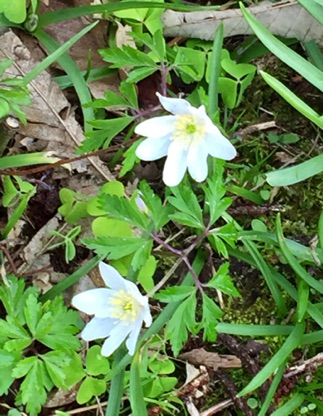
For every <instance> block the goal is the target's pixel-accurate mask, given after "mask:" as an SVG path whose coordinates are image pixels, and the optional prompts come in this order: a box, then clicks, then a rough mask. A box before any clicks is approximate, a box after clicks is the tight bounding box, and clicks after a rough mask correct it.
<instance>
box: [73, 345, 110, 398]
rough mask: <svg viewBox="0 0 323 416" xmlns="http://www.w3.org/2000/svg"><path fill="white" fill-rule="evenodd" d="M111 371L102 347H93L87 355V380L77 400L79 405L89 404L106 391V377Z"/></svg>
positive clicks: (83, 383) (81, 387)
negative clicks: (102, 353) (103, 355)
mask: <svg viewBox="0 0 323 416" xmlns="http://www.w3.org/2000/svg"><path fill="white" fill-rule="evenodd" d="M109 370H110V364H109V361H108V360H107V359H106V358H104V357H102V355H101V347H100V346H99V345H93V346H92V347H91V348H90V349H89V350H88V351H87V354H86V361H85V374H86V375H85V378H84V380H83V381H82V384H81V385H80V388H79V389H78V392H77V396H76V400H77V402H78V403H79V404H84V403H87V402H89V401H90V400H91V399H92V397H96V396H100V395H101V394H102V393H104V392H105V390H106V382H105V381H104V378H103V376H105V375H106V374H107V373H108V372H109Z"/></svg>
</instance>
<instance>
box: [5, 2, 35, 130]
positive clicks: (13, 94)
mask: <svg viewBox="0 0 323 416" xmlns="http://www.w3.org/2000/svg"><path fill="white" fill-rule="evenodd" d="M16 1H17V0H16ZM18 1H20V0H18ZM5 3H7V2H6V1H5ZM23 3H24V1H23ZM12 9H13V6H12V3H10V10H12ZM18 11H19V8H18V10H17V12H18ZM24 11H25V10H24ZM0 12H1V2H0ZM7 17H8V16H7ZM8 19H9V20H11V19H10V18H9V17H8ZM11 65H12V61H11V60H10V59H6V60H4V61H2V62H1V63H0V78H1V82H0V85H1V86H2V87H3V88H0V118H3V117H5V116H7V115H8V114H10V113H11V112H12V113H13V114H14V115H15V116H16V117H18V118H19V120H20V121H21V122H22V123H24V124H26V116H25V112H24V111H23V110H22V108H21V106H23V105H28V104H30V103H31V98H30V94H29V91H28V88H27V87H26V86H24V85H23V83H22V81H21V80H19V79H15V78H3V76H4V72H5V71H6V70H7V69H8V68H10V67H11Z"/></svg>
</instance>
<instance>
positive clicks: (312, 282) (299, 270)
mask: <svg viewBox="0 0 323 416" xmlns="http://www.w3.org/2000/svg"><path fill="white" fill-rule="evenodd" d="M276 234H277V238H278V243H279V246H280V249H281V251H282V253H283V254H284V256H285V258H286V260H287V261H288V264H289V265H290V267H291V268H292V269H293V270H294V272H295V273H296V274H297V275H298V276H299V277H300V278H301V279H303V280H304V281H305V282H306V283H307V284H308V285H309V286H310V287H312V288H313V289H315V290H316V291H318V292H319V293H321V294H323V285H322V282H320V281H318V280H316V279H314V277H312V276H311V275H310V274H309V273H307V271H306V270H305V269H303V267H302V266H301V265H300V264H299V262H298V261H297V260H296V259H295V257H294V256H293V255H292V253H291V252H290V250H289V249H288V247H287V244H286V243H285V238H284V235H283V230H282V226H281V220H280V214H279V213H278V215H277V217H276Z"/></svg>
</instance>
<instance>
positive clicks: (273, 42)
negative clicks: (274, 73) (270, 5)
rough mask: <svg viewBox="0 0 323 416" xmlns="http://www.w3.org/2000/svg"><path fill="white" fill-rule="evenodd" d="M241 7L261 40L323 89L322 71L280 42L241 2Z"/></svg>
mask: <svg viewBox="0 0 323 416" xmlns="http://www.w3.org/2000/svg"><path fill="white" fill-rule="evenodd" d="M240 9H241V11H242V14H243V16H244V18H245V19H246V21H247V22H248V24H249V26H250V27H251V29H252V30H253V31H254V32H255V34H256V36H257V37H258V38H259V39H260V40H261V42H262V43H263V44H264V45H265V46H266V47H267V48H268V49H269V50H270V51H271V52H272V53H273V54H274V55H276V56H277V57H278V58H279V59H280V60H281V61H283V62H284V63H285V64H286V65H288V66H289V67H291V68H292V69H293V70H294V71H296V72H298V73H299V74H301V75H302V76H303V77H304V78H305V79H307V81H308V82H310V83H311V84H313V85H314V86H315V87H316V88H318V89H319V90H320V91H323V80H322V72H321V71H320V70H319V69H318V68H316V67H315V66H314V65H312V64H311V63H310V62H308V61H307V60H306V59H304V58H303V57H302V56H300V55H299V54H298V53H296V52H294V51H293V50H292V49H290V48H289V47H288V46H286V45H284V44H283V43H282V42H280V41H279V40H278V39H277V38H276V37H275V36H273V35H272V34H271V33H270V32H269V30H267V29H266V28H265V27H264V26H263V25H262V24H261V23H259V22H258V21H257V19H255V18H254V17H253V16H252V15H251V14H250V13H249V11H248V10H247V9H246V8H245V7H244V6H243V4H242V3H241V2H240Z"/></svg>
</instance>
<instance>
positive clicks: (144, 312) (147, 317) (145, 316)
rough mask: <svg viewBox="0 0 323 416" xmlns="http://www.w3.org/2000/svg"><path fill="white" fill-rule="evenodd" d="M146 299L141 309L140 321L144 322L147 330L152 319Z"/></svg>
mask: <svg viewBox="0 0 323 416" xmlns="http://www.w3.org/2000/svg"><path fill="white" fill-rule="evenodd" d="M145 297H146V296H145ZM146 299H147V303H146V305H145V306H144V307H143V309H142V312H141V319H142V321H144V322H145V325H146V327H147V328H148V327H149V326H150V325H151V323H152V321H153V317H152V316H151V312H150V307H149V303H148V298H147V297H146Z"/></svg>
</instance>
